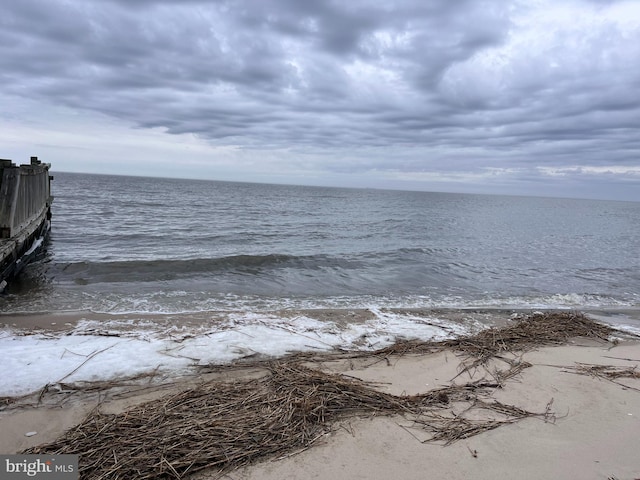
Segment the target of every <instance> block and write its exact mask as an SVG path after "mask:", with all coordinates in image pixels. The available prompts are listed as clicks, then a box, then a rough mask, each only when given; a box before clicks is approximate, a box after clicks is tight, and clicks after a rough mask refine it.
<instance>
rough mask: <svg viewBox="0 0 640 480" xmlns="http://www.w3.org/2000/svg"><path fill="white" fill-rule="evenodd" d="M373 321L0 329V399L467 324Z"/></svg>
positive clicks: (431, 333) (444, 331) (239, 320)
mask: <svg viewBox="0 0 640 480" xmlns="http://www.w3.org/2000/svg"><path fill="white" fill-rule="evenodd" d="M370 310H371V311H372V312H373V313H374V315H375V318H374V319H372V320H370V321H367V322H363V323H353V324H347V325H338V324H337V323H333V322H326V321H319V320H315V319H312V318H309V317H306V316H298V317H295V318H287V319H285V318H280V317H276V316H272V315H263V314H257V313H241V314H230V315H229V316H228V320H227V322H225V323H223V324H217V325H215V326H212V325H206V326H199V327H176V326H173V327H169V328H161V327H160V326H159V325H157V324H154V323H153V322H146V323H140V322H138V323H134V322H130V321H129V322H115V321H114V322H98V321H90V320H85V321H82V322H80V323H79V324H78V325H77V327H76V328H75V329H74V330H73V331H71V332H70V333H69V332H62V333H60V332H48V333H46V334H43V333H34V334H27V335H25V334H24V332H19V331H16V330H12V329H5V330H3V331H0V352H2V361H1V363H0V372H1V375H2V382H1V383H0V396H19V395H24V394H28V393H30V392H34V391H37V390H39V389H41V388H43V387H45V386H46V385H50V386H53V387H54V388H55V387H56V386H57V385H59V384H60V383H73V382H81V381H98V380H112V379H117V378H124V377H129V376H134V375H138V374H142V373H146V372H151V371H158V372H161V373H163V374H167V373H169V374H176V375H178V374H180V373H186V372H188V371H189V370H190V369H192V368H193V367H194V366H196V365H203V364H225V363H230V362H232V361H233V360H237V359H239V358H242V357H247V356H251V355H255V354H258V355H263V356H270V357H278V356H282V355H285V354H287V353H290V352H296V351H309V350H315V351H323V350H325V351H326V350H331V349H333V348H345V349H365V350H371V349H376V348H382V347H384V346H386V345H389V344H391V343H393V342H394V341H396V340H397V339H400V338H417V339H421V340H440V339H444V338H450V337H453V336H456V335H460V334H464V333H466V332H468V331H469V330H470V329H471V328H474V329H477V328H478V325H477V324H473V325H469V326H468V327H463V326H461V325H459V324H452V323H450V322H447V321H444V320H441V319H438V318H430V317H424V316H413V315H411V314H396V313H387V312H382V311H379V310H377V309H375V308H371V309H370Z"/></svg>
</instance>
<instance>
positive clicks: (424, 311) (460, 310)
mask: <svg viewBox="0 0 640 480" xmlns="http://www.w3.org/2000/svg"><path fill="white" fill-rule="evenodd" d="M379 310H380V311H387V312H391V313H398V314H402V313H409V314H416V315H423V316H427V315H432V316H440V317H443V318H444V319H447V320H450V321H457V322H461V321H469V320H475V321H478V322H480V323H482V324H484V325H487V326H502V325H505V324H506V322H507V321H508V320H510V319H511V318H512V317H513V316H521V315H529V314H531V313H533V312H536V311H539V312H571V311H580V312H583V313H585V314H587V315H590V316H592V317H594V318H596V319H598V320H599V321H603V322H606V323H610V324H612V325H614V326H615V325H616V324H622V325H628V326H632V327H637V328H638V329H640V306H639V307H635V308H634V307H600V308H597V307H588V308H584V307H583V308H581V307H578V306H576V308H568V307H567V308H554V307H545V308H530V307H511V306H505V307H473V306H470V307H384V308H380V309H379ZM242 313H247V312H246V311H244V310H238V311H233V310H212V311H201V312H176V313H162V312H130V313H107V312H93V311H90V310H85V311H64V312H56V311H41V312H19V313H0V328H9V329H15V330H20V331H27V332H28V331H34V332H35V331H45V332H49V331H50V332H59V331H70V330H72V329H73V328H74V327H76V326H77V325H78V323H79V322H81V321H83V320H89V321H96V322H113V321H115V322H121V323H122V324H124V323H126V322H130V323H131V324H143V325H144V324H145V322H146V323H157V324H158V325H159V326H163V325H167V324H176V323H179V324H180V325H185V326H192V327H199V326H203V325H207V324H215V323H216V322H220V321H224V319H225V318H226V317H228V316H229V315H233V314H242ZM254 313H255V314H257V315H265V316H275V317H281V318H295V317H296V316H308V317H310V318H314V319H316V320H319V321H337V322H339V323H342V324H344V323H349V322H355V323H361V322H364V321H366V320H371V319H373V318H375V314H373V313H372V311H371V309H368V308H362V307H357V308H313V309H287V310H264V311H262V310H258V311H256V312H254Z"/></svg>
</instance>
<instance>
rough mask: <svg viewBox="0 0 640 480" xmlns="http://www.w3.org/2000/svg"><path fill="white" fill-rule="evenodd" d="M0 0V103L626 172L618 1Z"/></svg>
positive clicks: (154, 124)
mask: <svg viewBox="0 0 640 480" xmlns="http://www.w3.org/2000/svg"><path fill="white" fill-rule="evenodd" d="M4 3H6V5H3V15H2V16H1V17H0V82H2V90H1V92H0V93H1V94H2V95H3V98H4V99H7V100H6V101H7V102H10V103H15V104H18V103H19V102H20V101H21V99H23V100H26V99H28V100H29V101H36V102H43V104H47V105H58V106H64V107H67V108H70V109H74V110H77V111H87V112H96V113H98V114H103V115H106V116H108V117H110V118H113V119H116V120H117V121H123V122H127V124H131V125H134V126H137V127H139V128H141V129H152V128H160V129H164V130H165V131H166V132H167V133H168V134H175V135H180V134H195V135H197V136H198V137H199V138H202V139H204V140H206V141H208V142H210V144H211V145H212V146H213V147H221V146H230V147H234V148H240V149H246V150H247V151H259V150H261V149H267V150H269V149H281V150H282V151H283V152H284V151H287V152H293V153H294V154H295V155H293V156H292V157H291V158H292V159H291V161H292V162H294V161H295V159H294V157H295V158H303V157H305V156H307V157H308V158H307V160H305V162H307V163H312V164H313V165H314V168H315V171H316V172H318V171H322V170H326V171H327V172H334V173H336V172H337V173H341V172H342V173H344V172H351V173H356V172H363V173H364V172H385V171H386V172H405V173H407V174H410V173H411V172H417V173H425V172H427V173H428V172H432V173H434V175H436V176H437V172H456V171H457V172H458V173H459V174H460V175H461V176H464V175H465V174H468V173H470V172H475V173H482V172H486V171H487V169H502V171H505V172H507V171H511V170H514V169H516V170H517V169H521V175H522V179H528V178H529V177H530V176H532V175H538V177H537V178H538V179H544V178H546V177H544V175H543V173H540V170H536V169H535V166H545V167H549V166H554V167H558V168H560V167H574V166H580V165H583V166H598V167H604V166H607V165H610V166H615V167H619V166H623V165H627V166H632V167H633V166H635V167H638V168H637V169H636V170H633V169H631V170H630V172H631V174H627V175H626V176H624V181H626V182H628V181H629V178H630V175H631V178H632V181H635V182H640V166H639V164H640V160H639V152H640V140H639V139H638V135H637V126H638V125H640V97H639V96H638V95H637V91H638V87H640V69H639V68H638V67H637V65H640V15H638V14H639V13H640V10H638V7H637V6H635V4H634V3H633V2H614V1H607V2H604V1H589V0H574V1H570V2H563V3H562V5H559V6H558V5H557V4H556V3H554V2H549V3H547V4H544V3H540V2H533V3H532V2H520V1H519V0H513V1H512V2H502V1H497V0H494V1H478V0H464V1H457V2H447V1H441V2H421V1H418V0H406V1H398V2H371V1H354V2H338V1H320V2H300V1H297V0H263V1H251V0H244V1H233V2H232V1H225V0H219V1H215V2H214V1H205V0H201V1H199V0H191V1H178V0H144V1H138V2H129V1H125V0H100V1H94V2H81V1H79V0H72V1H65V2H62V1H59V0H48V1H44V0H21V1H20V2H8V1H7V2H4ZM630 12H631V13H633V12H635V13H636V15H635V17H634V15H632V14H630ZM634 18H635V20H634ZM372 149H373V150H372ZM327 154H332V155H338V156H340V158H341V159H342V161H340V162H334V161H331V160H329V159H328V157H330V155H327ZM311 158H313V160H312V161H311V160H309V159H311ZM612 171H618V170H616V169H614V170H612ZM536 172H537V173H536ZM575 172H578V170H575ZM633 172H636V173H633ZM608 175H609V176H608V177H607V178H606V183H607V185H608V184H610V183H611V181H612V180H611V176H612V175H613V176H615V175H614V174H608ZM634 175H635V177H634ZM583 176H584V175H583ZM589 176H597V175H596V173H594V172H590V173H589ZM621 178H622V177H621ZM523 181H524V180H523Z"/></svg>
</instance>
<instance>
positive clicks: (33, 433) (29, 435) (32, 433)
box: [24, 432, 38, 437]
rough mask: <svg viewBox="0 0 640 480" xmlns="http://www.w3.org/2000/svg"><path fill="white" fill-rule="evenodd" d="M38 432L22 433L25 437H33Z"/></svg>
mask: <svg viewBox="0 0 640 480" xmlns="http://www.w3.org/2000/svg"><path fill="white" fill-rule="evenodd" d="M37 434H38V432H27V433H25V434H24V436H25V437H33V436H34V435H37Z"/></svg>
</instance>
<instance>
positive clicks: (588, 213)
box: [0, 172, 640, 314]
mask: <svg viewBox="0 0 640 480" xmlns="http://www.w3.org/2000/svg"><path fill="white" fill-rule="evenodd" d="M54 174H55V180H54V182H53V183H52V190H53V193H54V195H55V201H54V204H53V227H52V235H51V239H50V242H49V245H48V249H47V252H46V254H45V255H44V256H43V258H42V259H41V260H40V261H39V262H37V263H36V264H34V265H32V266H30V267H29V268H28V269H27V271H26V273H25V275H24V276H23V277H22V278H21V279H20V281H18V282H15V283H14V284H13V285H11V287H10V288H9V289H8V292H7V293H6V294H4V295H2V296H0V312H3V313H21V312H22V313H24V312H74V311H77V312H96V313H107V314H132V313H134V314H135V313H145V314H147V313H149V314H189V313H202V312H220V311H234V312H237V311H242V312H254V313H255V312H265V311H277V310H282V309H318V308H341V309H353V308H374V309H380V308H570V309H582V308H591V309H594V308H602V309H606V308H628V309H637V308H638V307H639V306H640V203H634V202H613V201H611V202H608V201H596V200H576V199H556V198H532V197H513V196H491V195H464V194H445V193H427V192H403V191H383V190H359V189H340V188H321V187H301V186H282V185H260V184H249V183H229V182H215V181H198V180H178V179H159V178H140V177H123V176H105V175H87V174H71V173H57V172H54Z"/></svg>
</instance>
